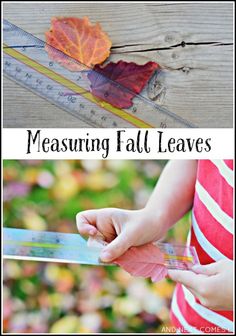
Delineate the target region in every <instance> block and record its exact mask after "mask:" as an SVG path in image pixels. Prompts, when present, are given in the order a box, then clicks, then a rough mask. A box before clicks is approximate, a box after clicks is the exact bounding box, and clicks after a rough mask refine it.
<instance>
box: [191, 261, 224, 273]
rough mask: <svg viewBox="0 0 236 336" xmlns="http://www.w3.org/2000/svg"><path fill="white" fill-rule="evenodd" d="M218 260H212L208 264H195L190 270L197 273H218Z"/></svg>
mask: <svg viewBox="0 0 236 336" xmlns="http://www.w3.org/2000/svg"><path fill="white" fill-rule="evenodd" d="M219 264H220V262H214V263H211V264H208V265H195V266H193V268H192V270H193V271H194V272H195V273H197V274H205V275H216V274H218V273H219Z"/></svg>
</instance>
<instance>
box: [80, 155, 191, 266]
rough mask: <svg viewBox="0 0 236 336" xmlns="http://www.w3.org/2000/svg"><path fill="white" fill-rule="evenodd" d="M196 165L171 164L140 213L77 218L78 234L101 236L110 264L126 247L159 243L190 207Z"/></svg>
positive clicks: (92, 213)
mask: <svg viewBox="0 0 236 336" xmlns="http://www.w3.org/2000/svg"><path fill="white" fill-rule="evenodd" d="M196 171H197V161H191V160H178V161H170V162H169V163H168V164H167V165H166V167H165V169H164V171H163V173H162V175H161V177H160V179H159V181H158V183H157V185H156V187H155V190H154V192H153V194H152V196H151V197H150V199H149V201H148V203H147V205H146V207H145V208H144V209H141V210H133V211H131V210H121V209H109V208H108V209H100V210H88V211H83V212H81V213H78V214H77V216H76V219H77V227H78V230H79V232H80V233H81V234H85V235H96V233H97V232H98V231H99V232H101V233H102V234H103V235H104V237H105V239H106V241H108V242H109V244H108V245H107V246H106V247H105V249H104V250H103V252H102V254H101V258H102V260H104V261H106V262H109V261H111V260H113V259H115V258H117V257H119V256H120V255H122V254H123V253H124V252H125V251H126V250H127V249H128V248H129V247H131V246H139V245H143V244H145V243H148V242H152V241H155V240H158V239H160V238H162V237H163V235H164V234H165V233H166V231H168V229H169V228H170V227H171V226H172V225H174V224H175V223H176V221H178V219H180V218H181V217H182V216H183V215H184V214H185V213H186V212H187V211H188V210H189V209H190V208H191V206H192V202H193V195H194V186H195V180H196Z"/></svg>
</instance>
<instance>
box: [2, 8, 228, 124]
mask: <svg viewBox="0 0 236 336" xmlns="http://www.w3.org/2000/svg"><path fill="white" fill-rule="evenodd" d="M3 9H4V18H6V19H8V20H9V21H11V22H12V23H14V24H16V25H18V26H20V27H21V28H23V29H25V30H27V31H30V32H31V33H32V34H34V35H36V36H38V37H39V38H42V39H44V32H45V31H46V30H47V29H48V27H49V26H50V18H51V17H52V16H78V17H82V16H84V15H87V16H88V17H89V18H90V19H91V21H92V22H96V21H99V22H100V23H101V25H102V27H103V29H104V30H105V31H106V32H108V34H109V36H110V38H111V40H112V42H113V48H112V55H111V57H110V59H111V60H119V59H123V60H133V61H136V62H138V63H145V62H146V61H147V60H153V61H156V62H158V63H159V64H160V65H161V67H162V68H163V71H162V74H161V76H160V78H159V83H158V92H156V93H155V92H154V93H153V94H154V95H155V94H157V100H156V101H157V102H158V103H160V104H161V105H163V106H165V107H166V108H167V109H169V110H170V111H172V112H174V113H176V114H177V115H180V116H181V117H183V118H185V119H187V120H190V121H192V122H193V123H195V124H196V125H198V126H199V127H232V124H233V121H232V120H233V3H229V2H228V3H224V2H222V3H220V2H218V3H213V2H211V3H204V2H201V3H196V2H195V3H193V2H191V3H175V2H152V3H131V2H130V3H69V2H68V3H16V2H15V3H5V4H4V6H3ZM4 126H5V127H86V126H88V125H86V124H85V123H83V122H81V121H79V120H78V119H76V118H75V117H73V116H71V115H69V114H68V113H66V112H64V111H62V110H60V109H58V108H57V107H55V106H53V105H51V104H50V103H48V102H47V101H45V100H43V99H41V98H39V97H37V96H35V95H34V94H32V93H30V92H27V91H26V90H25V89H23V88H21V87H19V86H17V85H16V84H14V83H13V82H11V81H9V80H7V79H4Z"/></svg>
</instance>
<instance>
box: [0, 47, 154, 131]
mask: <svg viewBox="0 0 236 336" xmlns="http://www.w3.org/2000/svg"><path fill="white" fill-rule="evenodd" d="M4 53H6V54H7V55H9V56H11V57H13V58H15V59H17V60H18V61H20V62H21V63H24V64H25V65H27V66H29V67H30V68H32V69H33V70H36V71H37V72H40V73H41V74H43V75H44V76H46V77H48V78H49V79H52V80H54V81H56V82H57V83H59V84H61V85H63V86H64V87H66V88H68V89H70V90H71V91H73V92H74V93H76V94H79V95H82V96H83V97H84V98H86V99H87V100H89V101H90V102H92V103H94V104H96V105H98V106H100V107H101V104H102V108H104V109H106V110H107V111H109V112H111V113H113V114H115V115H116V116H118V117H120V118H122V119H124V120H126V121H128V122H130V123H131V124H133V125H134V126H136V127H139V128H153V126H151V125H150V124H148V123H146V122H144V121H142V120H141V119H139V118H137V117H135V116H132V115H130V114H129V113H127V112H125V111H124V110H122V109H119V108H116V107H114V106H112V105H111V104H109V103H107V102H104V101H102V103H101V104H99V102H98V101H97V98H96V97H95V96H93V95H92V94H91V93H90V92H88V91H86V92H85V89H83V88H81V87H80V86H79V85H77V84H75V83H73V82H72V81H70V80H69V79H67V78H65V77H63V76H62V75H59V74H58V73H56V72H54V71H53V70H51V69H48V68H47V67H45V66H43V65H42V64H39V63H38V62H36V61H35V60H33V59H31V58H30V57H28V56H26V55H23V54H22V53H20V52H19V51H16V50H14V49H12V48H10V47H8V46H7V45H6V44H4Z"/></svg>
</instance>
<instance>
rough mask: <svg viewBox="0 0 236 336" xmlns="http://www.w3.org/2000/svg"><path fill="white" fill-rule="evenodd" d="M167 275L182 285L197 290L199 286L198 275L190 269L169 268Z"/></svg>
mask: <svg viewBox="0 0 236 336" xmlns="http://www.w3.org/2000/svg"><path fill="white" fill-rule="evenodd" d="M168 275H169V277H170V278H171V279H172V280H173V281H175V282H179V283H181V284H182V285H184V286H186V287H189V288H191V289H193V290H197V289H198V287H199V283H200V281H199V276H198V275H197V274H195V273H194V272H192V271H179V270H169V271H168Z"/></svg>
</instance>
